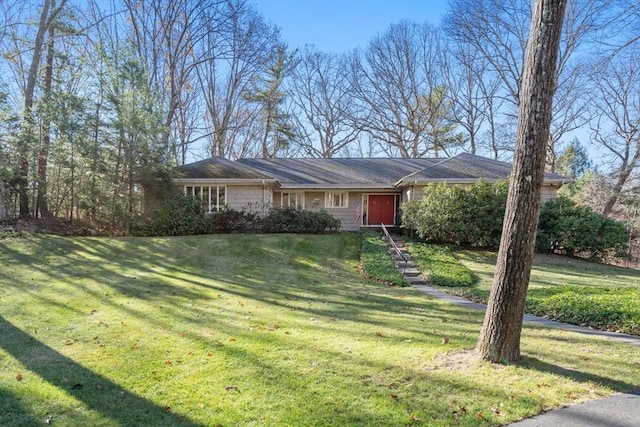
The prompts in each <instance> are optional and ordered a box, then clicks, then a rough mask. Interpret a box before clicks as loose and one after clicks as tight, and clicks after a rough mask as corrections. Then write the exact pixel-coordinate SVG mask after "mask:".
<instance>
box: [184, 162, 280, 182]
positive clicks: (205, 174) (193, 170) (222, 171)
mask: <svg viewBox="0 0 640 427" xmlns="http://www.w3.org/2000/svg"><path fill="white" fill-rule="evenodd" d="M178 173H179V174H180V178H183V179H271V180H272V179H274V177H273V176H271V175H267V174H265V173H263V172H260V171H258V170H255V169H252V168H248V167H246V166H243V165H242V164H240V163H238V162H232V161H231V160H227V159H225V158H223V157H212V158H210V159H205V160H200V161H199V162H194V163H189V164H186V165H182V166H179V167H178Z"/></svg>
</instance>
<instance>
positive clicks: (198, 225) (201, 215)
mask: <svg viewBox="0 0 640 427" xmlns="http://www.w3.org/2000/svg"><path fill="white" fill-rule="evenodd" d="M205 230H206V219H205V212H204V210H203V209H202V204H201V203H200V201H199V200H196V199H194V198H193V197H187V196H184V195H182V194H178V195H176V196H174V197H172V198H170V199H168V200H167V201H166V202H165V203H163V204H162V205H160V206H159V207H158V208H156V209H154V210H153V211H151V212H150V213H149V214H148V215H147V216H146V217H145V218H142V219H140V220H138V221H136V222H135V223H134V224H132V227H131V231H132V233H133V234H134V235H137V236H187V235H194V234H204V233H205Z"/></svg>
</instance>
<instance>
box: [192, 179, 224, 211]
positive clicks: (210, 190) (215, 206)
mask: <svg viewBox="0 0 640 427" xmlns="http://www.w3.org/2000/svg"><path fill="white" fill-rule="evenodd" d="M184 195H185V196H188V197H197V198H199V199H200V200H202V201H203V202H204V203H205V206H206V209H207V213H212V212H219V211H221V210H223V209H224V208H226V207H227V186H226V185H185V186H184Z"/></svg>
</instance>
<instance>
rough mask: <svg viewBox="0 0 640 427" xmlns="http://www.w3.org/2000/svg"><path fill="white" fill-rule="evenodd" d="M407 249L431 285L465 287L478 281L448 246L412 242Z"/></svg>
mask: <svg viewBox="0 0 640 427" xmlns="http://www.w3.org/2000/svg"><path fill="white" fill-rule="evenodd" d="M407 249H408V250H409V252H410V253H411V257H412V259H413V260H414V262H415V263H416V265H417V266H418V268H419V269H420V271H421V272H422V274H423V275H424V276H425V277H426V278H427V279H428V280H429V283H430V284H432V285H435V286H447V287H467V286H473V285H474V284H476V282H477V281H478V277H477V276H476V275H475V274H473V272H472V271H471V270H470V269H469V268H467V267H465V266H464V265H462V264H461V263H460V262H459V261H458V260H457V259H456V257H455V255H454V254H453V250H452V248H451V247H449V246H443V245H432V244H427V243H422V242H417V241H412V242H408V243H407Z"/></svg>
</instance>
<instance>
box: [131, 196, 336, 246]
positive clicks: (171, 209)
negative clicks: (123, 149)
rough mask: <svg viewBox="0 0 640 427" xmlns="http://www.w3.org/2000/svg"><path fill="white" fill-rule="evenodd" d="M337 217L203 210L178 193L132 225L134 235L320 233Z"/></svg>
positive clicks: (278, 211)
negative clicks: (211, 211) (264, 215)
mask: <svg viewBox="0 0 640 427" xmlns="http://www.w3.org/2000/svg"><path fill="white" fill-rule="evenodd" d="M339 228H340V220H338V219H336V218H334V217H333V216H332V215H330V214H329V213H328V212H326V211H317V212H316V211H307V210H302V209H295V208H278V209H272V210H271V211H270V212H269V214H268V215H267V216H266V217H262V215H261V214H260V213H258V212H252V211H244V210H242V211H238V210H234V209H229V208H227V209H224V210H221V211H220V212H213V213H207V212H205V211H204V209H203V208H202V205H201V203H200V201H199V200H197V199H194V198H193V197H187V196H184V195H182V194H179V195H176V196H175V197H173V198H171V199H168V200H167V201H166V202H165V203H164V204H162V205H161V206H159V207H158V208H157V209H154V210H153V211H151V212H150V213H149V215H147V216H146V217H145V218H142V219H141V220H139V221H137V222H136V223H135V224H134V225H133V226H132V233H133V234H134V235H138V236H185V235H192V234H213V233H231V232H241V233H260V232H264V233H322V232H325V231H336V230H338V229H339Z"/></svg>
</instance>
